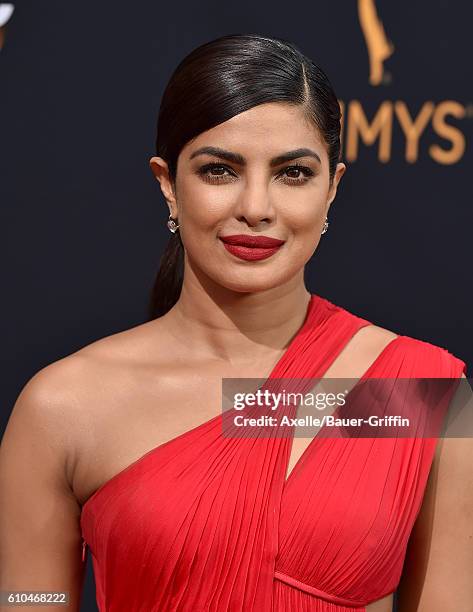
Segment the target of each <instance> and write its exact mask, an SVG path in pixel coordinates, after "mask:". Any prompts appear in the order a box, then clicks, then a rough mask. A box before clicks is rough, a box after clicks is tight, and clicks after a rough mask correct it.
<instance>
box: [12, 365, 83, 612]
mask: <svg viewBox="0 0 473 612" xmlns="http://www.w3.org/2000/svg"><path fill="white" fill-rule="evenodd" d="M67 367H68V366H63V365H62V364H60V362H57V363H55V364H52V365H51V366H48V367H46V368H44V369H43V370H40V371H39V372H38V373H37V374H36V375H35V376H34V377H33V378H31V379H30V380H29V381H28V383H27V384H26V385H25V387H24V388H23V389H22V391H21V393H20V395H19V396H18V399H17V401H16V403H15V405H14V407H13V411H12V414H11V416H10V419H9V421H8V424H7V428H6V430H5V433H4V436H3V439H2V443H1V445H0V499H1V512H0V568H1V573H0V590H3V591H6V590H16V591H32V590H37V591H53V592H58V591H59V592H68V596H69V600H70V605H69V606H68V607H67V609H68V610H78V609H79V601H80V591H81V588H82V581H83V576H84V563H83V561H82V556H81V533H80V523H79V520H80V505H79V504H78V502H77V500H76V499H75V497H74V495H73V493H72V490H71V487H70V485H69V482H70V473H71V466H72V459H73V452H72V448H73V444H72V440H73V437H72V431H71V428H70V427H68V417H67V411H66V405H65V402H66V401H67V391H65V390H64V388H63V383H64V380H62V379H63V378H64V376H63V375H64V369H67ZM26 609H33V608H32V607H30V606H28V607H27V608H26ZM41 609H45V610H56V609H57V605H56V606H51V607H49V606H42V607H41Z"/></svg>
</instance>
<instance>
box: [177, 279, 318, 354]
mask: <svg viewBox="0 0 473 612" xmlns="http://www.w3.org/2000/svg"><path fill="white" fill-rule="evenodd" d="M310 298H311V294H310V292H309V291H308V290H307V289H306V287H305V285H304V280H303V272H301V274H300V275H299V277H297V278H294V279H291V280H290V281H289V282H288V283H286V284H284V285H281V286H278V287H274V288H271V289H268V290H262V291H256V292H250V293H242V292H238V291H231V290H229V289H227V288H225V287H222V286H218V287H212V288H211V289H210V290H209V287H204V285H203V284H202V283H201V282H199V281H198V279H197V278H196V277H195V276H190V275H187V276H186V275H185V277H184V282H183V286H182V291H181V295H180V297H179V300H178V302H177V303H176V304H175V306H174V307H173V308H172V309H171V310H170V311H169V312H168V313H167V314H166V315H165V317H166V318H167V324H168V325H169V327H170V330H171V332H172V334H173V336H174V337H175V338H176V339H178V340H179V341H180V342H182V343H184V344H185V345H186V347H187V349H188V351H189V352H195V354H196V355H197V354H198V355H202V356H205V357H208V358H211V359H221V360H224V361H228V362H230V363H232V364H238V363H240V364H241V363H247V362H248V361H251V359H252V358H254V359H255V360H256V359H258V358H260V357H262V358H264V356H266V355H269V354H271V355H272V354H273V353H275V352H278V351H281V350H282V349H284V348H285V347H286V346H287V345H288V344H289V342H290V341H291V340H292V338H293V337H294V336H295V335H296V333H297V332H298V330H299V329H300V328H301V327H302V325H303V323H304V320H305V318H306V315H307V308H308V305H309V302H310Z"/></svg>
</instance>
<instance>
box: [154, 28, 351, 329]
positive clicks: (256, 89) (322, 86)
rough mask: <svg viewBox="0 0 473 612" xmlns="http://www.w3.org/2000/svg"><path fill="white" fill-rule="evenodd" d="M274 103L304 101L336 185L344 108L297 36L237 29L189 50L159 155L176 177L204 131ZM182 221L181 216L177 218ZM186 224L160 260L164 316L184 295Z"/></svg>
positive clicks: (168, 103) (166, 97) (163, 115)
mask: <svg viewBox="0 0 473 612" xmlns="http://www.w3.org/2000/svg"><path fill="white" fill-rule="evenodd" d="M268 102H286V103H290V104H296V105H301V106H302V107H303V108H304V109H305V111H306V113H307V116H308V118H309V119H310V120H311V121H312V122H313V123H314V124H315V126H316V127H317V129H318V131H319V133H320V135H321V136H322V137H323V139H324V140H325V143H326V145H327V151H328V158H329V177H330V184H332V181H333V177H334V174H335V170H336V167H337V163H338V162H339V161H340V130H341V124H340V119H341V111H340V105H339V103H338V99H337V96H336V95H335V92H334V90H333V88H332V85H331V83H330V81H329V79H328V77H327V75H326V74H325V73H324V71H323V70H322V69H321V68H320V67H319V66H317V64H315V63H314V62H313V61H312V60H310V59H309V58H307V57H306V56H305V55H303V54H302V53H301V52H300V51H299V49H298V48H297V47H296V46H295V45H294V44H292V43H290V42H287V41H284V40H281V39H277V38H270V37H267V36H261V35H258V34H231V35H228V36H223V37H221V38H217V39H215V40H212V41H210V42H207V43H205V44H203V45H201V46H200V47H197V48H196V49H194V50H193V51H192V52H191V53H189V55H187V56H186V57H185V58H184V59H183V60H182V61H181V62H180V64H179V65H178V66H177V68H176V69H175V71H174V72H173V74H172V76H171V78H170V80H169V82H168V84H167V86H166V89H165V91H164V94H163V97H162V100H161V106H160V109H159V115H158V122H157V137H156V155H158V156H159V157H162V158H163V159H164V160H165V161H166V162H167V164H168V167H169V173H170V176H171V179H172V181H173V183H174V184H175V182H176V175H177V170H178V168H177V166H178V163H177V162H178V157H179V153H180V152H181V150H182V149H183V148H184V146H185V145H186V144H187V143H188V142H189V141H190V140H192V139H193V138H196V137H197V136H198V135H199V134H201V133H203V132H205V131H207V130H210V129H211V128H213V127H215V126H216V125H219V124H220V123H223V122H224V121H228V120H229V119H231V118H232V117H235V116H236V115H238V114H240V113H243V112H245V111H247V110H250V109H251V108H253V107H255V106H257V105H259V104H265V103H268ZM177 223H179V220H177ZM183 263H184V247H183V244H182V241H181V237H180V235H179V230H177V231H176V233H175V234H172V235H171V237H170V239H169V242H168V244H167V246H166V249H165V251H164V254H163V256H162V258H161V261H160V267H159V270H158V274H157V277H156V280H155V283H154V287H153V290H152V294H151V298H150V304H149V316H150V319H155V318H157V317H160V316H162V315H164V314H165V313H166V312H168V310H170V309H171V308H172V306H174V304H175V303H176V302H177V300H178V299H179V295H180V292H181V287H182V279H183V271H184V270H183V268H184V265H183Z"/></svg>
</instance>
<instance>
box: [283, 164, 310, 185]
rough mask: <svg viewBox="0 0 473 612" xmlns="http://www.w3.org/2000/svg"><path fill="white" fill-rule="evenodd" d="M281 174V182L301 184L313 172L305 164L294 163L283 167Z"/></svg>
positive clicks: (305, 181) (308, 178)
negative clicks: (294, 164)
mask: <svg viewBox="0 0 473 612" xmlns="http://www.w3.org/2000/svg"><path fill="white" fill-rule="evenodd" d="M281 175H282V180H283V182H284V183H287V184H288V185H303V184H304V183H307V181H309V180H310V179H311V178H312V177H313V176H315V172H314V171H313V170H312V169H311V168H308V167H307V166H299V165H296V166H288V167H287V168H284V170H283V171H282V172H281Z"/></svg>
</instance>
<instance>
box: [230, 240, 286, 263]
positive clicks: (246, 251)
mask: <svg viewBox="0 0 473 612" xmlns="http://www.w3.org/2000/svg"><path fill="white" fill-rule="evenodd" d="M222 242H223V240H222ZM223 246H224V247H225V248H226V249H227V251H228V252H229V253H231V254H232V255H235V257H238V258H239V259H245V260H246V261H258V260H260V259H267V258H268V257H271V256H272V255H274V254H275V253H277V251H279V249H280V248H281V247H282V244H281V245H279V246H276V247H271V248H257V247H246V246H237V245H235V244H228V243H227V242H223Z"/></svg>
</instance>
